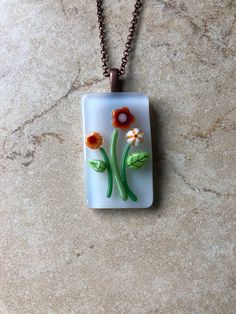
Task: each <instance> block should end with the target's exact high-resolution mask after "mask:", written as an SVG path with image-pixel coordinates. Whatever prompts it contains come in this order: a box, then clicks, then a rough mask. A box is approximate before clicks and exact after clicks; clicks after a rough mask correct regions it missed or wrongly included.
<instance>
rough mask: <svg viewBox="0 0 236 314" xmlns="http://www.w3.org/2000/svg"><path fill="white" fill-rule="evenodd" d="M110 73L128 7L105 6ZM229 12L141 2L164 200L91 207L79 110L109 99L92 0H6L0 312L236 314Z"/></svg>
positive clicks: (159, 191)
mask: <svg viewBox="0 0 236 314" xmlns="http://www.w3.org/2000/svg"><path fill="white" fill-rule="evenodd" d="M104 2H105V13H106V23H107V24H108V25H109V27H108V28H109V29H108V39H109V48H110V51H109V53H110V55H111V64H112V66H113V67H114V66H119V64H120V59H121V57H122V51H123V49H124V41H125V38H126V36H127V28H128V24H129V21H130V19H131V12H132V9H133V6H132V5H131V2H132V3H133V1H125V0H120V1H112V0H105V1H104ZM235 12H236V3H235V1H232V0H209V1H204V0H199V1H193V0H183V1H178V0H150V1H145V6H144V11H143V16H142V20H141V23H140V28H139V35H138V39H137V41H136V49H135V52H134V53H133V54H132V57H131V60H130V62H129V69H128V75H127V80H126V85H125V89H126V90H130V91H143V92H145V93H147V94H148V95H149V97H150V102H151V108H152V120H153V138H154V177H155V185H154V190H155V202H154V205H153V207H152V208H150V209H145V210H138V209H132V210H130V209H124V210H97V211H96V210H91V209H87V208H86V206H85V201H84V188H83V154H82V126H81V111H80V99H81V95H83V94H84V93H88V92H103V91H109V82H108V80H107V79H105V78H103V76H102V70H101V61H100V47H99V40H98V30H97V18H96V5H95V1H93V0H87V1H82V0H64V1H63V0H40V1H37V0H2V1H1V2H0V24H1V27H0V34H1V35H0V36H1V37H0V38H1V50H0V64H1V67H0V82H1V84H0V89H1V91H0V100H1V101H0V104H1V105H0V169H1V176H0V278H1V280H0V313H3V314H24V313H27V314H31V313H32V314H44V313H45V314H46V313H48V314H55V313H58V314H60V313H63V314H64V313H65V314H70V313H71V314H72V313H79V314H93V313H96V314H103V313H104V314H113V313H114V314H118V313H121V314H155V313H175V314H176V313H181V314H182V313H187V314H189V313H201V314H202V313H219V314H223V313H226V314H231V313H232V314H234V313H235V306H236V305H235V288H236V284H235V276H236V273H235V266H236V262H235V236H236V232H235V230H236V229H235V207H236V202H235V199H236V197H235V177H236V165H235V155H236V150H235V149H236V148H235V130H236V125H235V118H236V103H235V99H236V88H235V80H236V67H235V57H236V48H235V47H236V46H235V43H236V42H235V38H236V36H235V35H236V16H235Z"/></svg>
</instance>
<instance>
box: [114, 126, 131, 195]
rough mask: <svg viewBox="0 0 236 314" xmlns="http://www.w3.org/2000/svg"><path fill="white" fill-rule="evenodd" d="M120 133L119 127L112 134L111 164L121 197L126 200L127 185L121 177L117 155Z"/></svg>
mask: <svg viewBox="0 0 236 314" xmlns="http://www.w3.org/2000/svg"><path fill="white" fill-rule="evenodd" d="M118 135H119V130H118V129H114V131H113V133H112V136H111V151H110V153H111V166H112V169H113V173H114V178H115V181H116V184H117V187H118V191H119V194H120V197H121V198H122V199H123V200H124V201H126V200H127V198H128V197H127V193H126V190H125V187H124V185H123V182H122V179H121V175H120V171H119V168H118V163H117V156H116V145H117V139H118Z"/></svg>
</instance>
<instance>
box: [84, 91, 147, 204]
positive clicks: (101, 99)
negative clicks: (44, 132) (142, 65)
mask: <svg viewBox="0 0 236 314" xmlns="http://www.w3.org/2000/svg"><path fill="white" fill-rule="evenodd" d="M120 107H128V108H129V109H130V112H131V113H132V114H133V115H134V116H135V122H134V123H133V124H132V125H131V127H130V128H129V129H128V130H130V129H132V128H135V127H137V128H139V129H141V130H142V131H143V132H144V141H143V143H141V144H140V145H139V146H137V147H134V148H132V150H131V151H130V152H131V153H132V152H134V151H147V152H148V153H150V156H151V157H150V160H149V161H148V162H147V164H146V165H145V166H144V167H142V168H140V169H138V170H131V169H127V178H128V183H129V185H130V187H131V189H132V190H133V192H134V193H135V194H136V195H137V197H138V200H137V201H136V202H134V201H132V200H130V199H128V200H126V201H124V200H122V199H121V198H120V196H119V194H118V191H117V187H116V184H115V182H114V186H113V194H112V196H111V198H107V197H106V190H107V172H104V173H97V172H95V171H94V170H93V169H91V168H90V167H89V164H88V160H90V159H102V158H101V154H100V152H99V150H91V149H89V148H87V147H86V145H85V141H84V173H85V190H86V201H87V206H88V207H90V208H147V207H150V206H151V205H152V202H153V177H152V145H151V129H150V117H149V101H148V97H147V96H146V95H145V94H142V93H97V94H87V95H84V96H83V98H82V116H83V136H84V137H83V138H84V139H85V137H86V135H87V134H89V133H91V132H94V131H97V132H99V133H100V134H101V135H102V136H103V138H104V146H103V147H104V148H105V150H106V151H107V152H108V153H109V148H110V138H111V134H112V132H113V130H114V127H113V126H112V110H115V109H119V108H120ZM128 130H127V131H128ZM127 131H120V133H119V139H118V146H117V147H118V149H117V157H118V160H119V161H120V158H121V154H122V149H123V146H124V145H125V143H126V142H125V134H126V132H127Z"/></svg>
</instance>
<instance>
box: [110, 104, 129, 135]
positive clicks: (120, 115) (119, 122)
mask: <svg viewBox="0 0 236 314" xmlns="http://www.w3.org/2000/svg"><path fill="white" fill-rule="evenodd" d="M134 120H135V119H134V116H133V115H132V114H131V113H130V111H129V108H127V107H122V108H120V109H117V110H113V111H112V124H113V126H114V127H115V128H119V129H123V130H126V129H128V128H129V127H130V125H131V124H132V123H133V122H134Z"/></svg>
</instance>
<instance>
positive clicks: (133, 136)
mask: <svg viewBox="0 0 236 314" xmlns="http://www.w3.org/2000/svg"><path fill="white" fill-rule="evenodd" d="M143 135H144V134H143V132H142V131H140V130H139V129H138V128H134V129H133V130H130V131H129V132H127V133H126V140H127V142H128V143H129V144H131V145H134V146H138V145H139V143H140V142H142V141H143Z"/></svg>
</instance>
